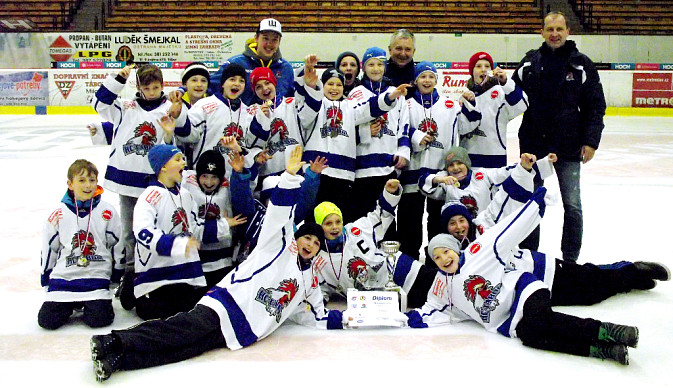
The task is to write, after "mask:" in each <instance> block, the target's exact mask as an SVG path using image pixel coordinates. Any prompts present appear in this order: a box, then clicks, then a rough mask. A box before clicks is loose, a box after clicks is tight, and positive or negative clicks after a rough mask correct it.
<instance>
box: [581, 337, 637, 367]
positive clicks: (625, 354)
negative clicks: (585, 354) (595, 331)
mask: <svg viewBox="0 0 673 388" xmlns="http://www.w3.org/2000/svg"><path fill="white" fill-rule="evenodd" d="M589 355H590V356H591V357H596V358H600V359H601V360H613V361H617V362H618V363H620V364H622V365H629V351H628V349H627V348H626V346H624V345H623V344H613V343H608V342H602V341H599V342H598V343H597V344H596V345H592V346H591V348H590V350H589Z"/></svg>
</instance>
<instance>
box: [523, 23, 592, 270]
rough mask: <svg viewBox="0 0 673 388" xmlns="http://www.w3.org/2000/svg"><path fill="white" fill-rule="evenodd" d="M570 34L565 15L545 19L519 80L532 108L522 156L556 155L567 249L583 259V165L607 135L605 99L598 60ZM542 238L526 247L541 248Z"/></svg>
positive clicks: (569, 257)
mask: <svg viewBox="0 0 673 388" xmlns="http://www.w3.org/2000/svg"><path fill="white" fill-rule="evenodd" d="M569 33H570V31H569V29H568V27H567V24H566V20H565V17H564V16H563V14H560V13H556V12H552V13H550V14H548V15H547V16H546V17H545V19H544V26H543V29H542V37H543V38H544V40H545V42H544V43H543V44H542V46H541V47H540V48H539V49H537V50H531V51H529V52H528V53H526V56H525V57H524V58H523V60H522V61H521V63H519V66H518V67H517V69H516V71H515V73H514V75H513V77H512V78H513V79H514V81H515V82H516V83H517V84H519V85H520V86H521V88H522V89H523V90H524V91H525V92H526V94H528V101H529V103H530V106H529V107H528V109H527V110H526V112H525V113H524V116H523V122H522V123H521V127H520V128H519V146H520V149H521V152H522V153H523V152H526V153H532V154H534V155H537V156H539V157H542V156H543V155H547V154H549V153H550V152H554V153H556V155H557V156H558V159H559V160H558V162H557V163H556V164H555V168H556V174H557V175H558V181H559V187H560V189H561V198H562V200H563V208H564V211H565V213H564V222H563V237H562V240H561V251H562V252H563V258H564V259H565V260H572V261H577V258H578V257H579V253H580V248H581V246H582V202H581V199H580V162H582V163H587V162H589V161H590V160H591V159H592V158H593V156H594V153H595V152H596V149H597V148H598V144H599V142H600V140H601V132H602V131H603V127H604V124H603V116H604V115H605V96H604V95H603V87H602V85H601V82H600V78H599V76H598V71H597V70H596V67H595V66H594V64H593V62H592V61H591V60H590V59H589V57H587V56H586V55H584V54H582V53H580V52H579V51H578V50H577V46H576V45H575V42H573V41H570V40H566V39H567V38H568V34H569ZM538 240H539V230H538V231H537V235H536V236H531V238H530V239H529V240H528V241H526V242H525V243H524V244H523V245H525V246H526V248H530V249H534V250H535V249H537V245H538V244H537V243H538Z"/></svg>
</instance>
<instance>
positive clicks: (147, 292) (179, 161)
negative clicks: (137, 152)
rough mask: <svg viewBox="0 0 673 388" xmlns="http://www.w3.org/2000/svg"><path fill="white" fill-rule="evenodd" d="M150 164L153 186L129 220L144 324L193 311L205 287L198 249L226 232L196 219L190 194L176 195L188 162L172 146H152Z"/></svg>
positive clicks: (217, 223)
mask: <svg viewBox="0 0 673 388" xmlns="http://www.w3.org/2000/svg"><path fill="white" fill-rule="evenodd" d="M149 160H150V164H151V166H152V169H153V170H154V171H155V172H156V174H157V176H156V180H154V181H152V182H151V183H150V184H149V186H148V187H147V189H145V191H144V192H143V194H142V195H141V196H140V198H139V199H138V203H137V204H136V207H135V210H134V214H133V218H134V220H133V232H134V233H135V236H136V239H137V241H138V243H137V253H136V257H135V261H136V262H135V269H136V273H135V278H134V285H135V287H134V290H135V297H136V313H137V314H138V316H139V317H140V318H143V319H155V318H166V317H169V316H171V315H174V314H177V313H178V312H180V311H187V310H189V309H191V308H193V307H194V305H195V304H196V302H197V301H198V300H199V298H200V297H201V296H203V293H204V292H205V291H204V290H203V288H204V287H206V279H205V277H204V274H203V267H202V265H201V261H200V259H199V255H198V249H199V247H200V244H201V242H203V243H215V242H217V241H220V240H223V239H224V238H225V237H226V232H228V231H229V229H228V225H227V224H226V222H227V221H226V220H224V219H220V220H210V221H211V222H209V220H199V219H198V218H197V211H198V209H197V207H196V202H195V201H194V199H193V197H192V195H191V193H189V191H187V190H180V183H181V182H182V172H183V170H184V168H185V164H186V162H185V160H184V157H183V155H182V152H181V151H180V150H179V149H178V148H177V147H176V146H172V145H167V144H161V145H158V146H155V147H154V148H152V149H151V150H150V154H149Z"/></svg>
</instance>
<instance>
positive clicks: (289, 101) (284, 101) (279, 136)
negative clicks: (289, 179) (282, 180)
mask: <svg viewBox="0 0 673 388" xmlns="http://www.w3.org/2000/svg"><path fill="white" fill-rule="evenodd" d="M254 109H255V110H256V112H257V113H256V115H255V120H253V121H252V123H251V124H250V130H249V131H248V137H247V138H248V140H247V144H248V146H249V148H250V153H251V154H253V157H254V156H256V155H257V154H259V153H260V152H262V151H264V150H266V151H267V153H268V154H269V155H271V156H272V157H273V158H272V159H271V160H268V161H267V162H266V163H264V164H263V165H261V166H259V177H260V179H263V178H264V177H266V176H269V175H278V174H280V173H281V172H283V171H285V165H286V161H287V159H288V158H289V157H290V155H291V154H292V150H294V149H295V148H296V147H297V146H298V145H300V142H301V135H300V133H299V121H298V119H297V106H296V100H295V99H294V98H293V97H288V98H281V97H278V98H277V99H276V104H275V106H274V107H272V108H271V117H266V116H265V115H264V114H263V113H261V109H259V106H258V105H257V104H255V105H254Z"/></svg>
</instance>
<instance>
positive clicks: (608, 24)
mask: <svg viewBox="0 0 673 388" xmlns="http://www.w3.org/2000/svg"><path fill="white" fill-rule="evenodd" d="M571 2H573V3H574V9H575V10H576V12H577V13H578V15H580V18H581V19H582V20H583V21H584V27H585V28H586V29H587V32H588V33H599V34H615V35H616V34H625V35H630V34H639V35H671V34H673V1H670V0H571Z"/></svg>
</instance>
